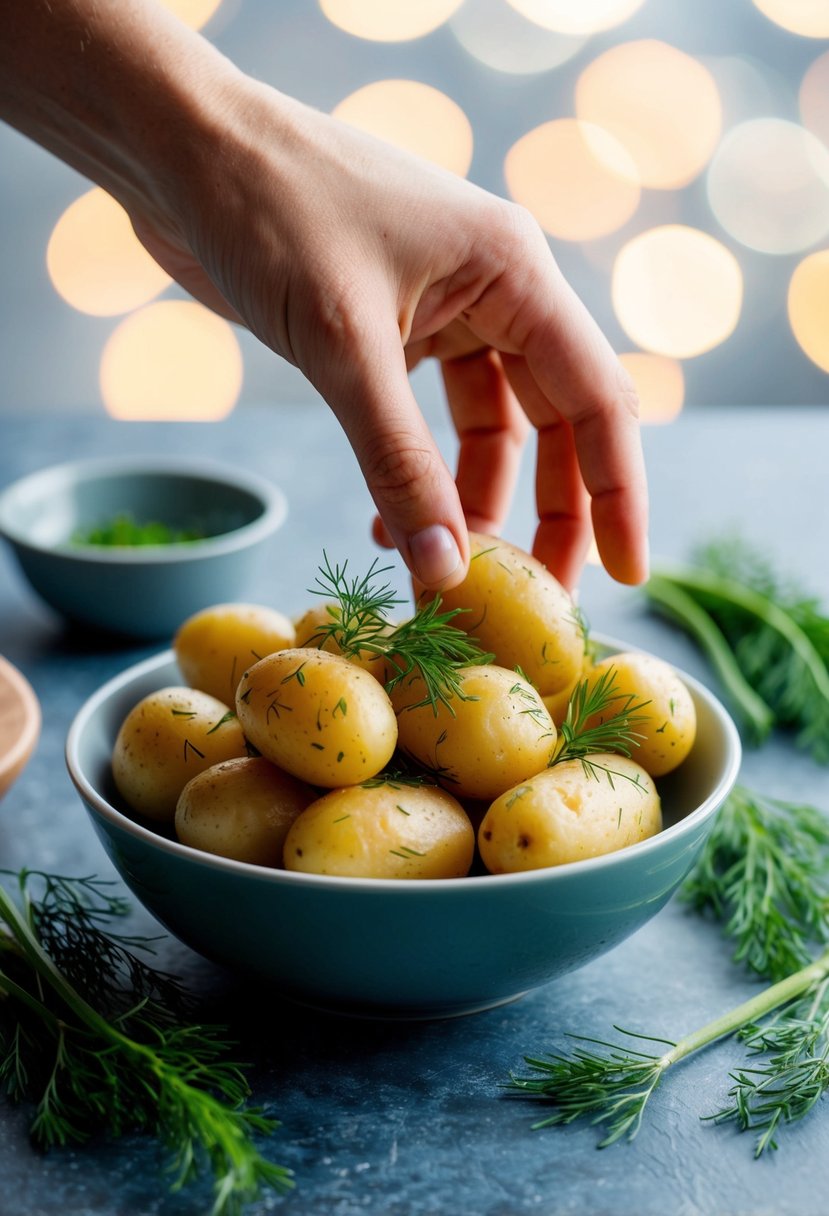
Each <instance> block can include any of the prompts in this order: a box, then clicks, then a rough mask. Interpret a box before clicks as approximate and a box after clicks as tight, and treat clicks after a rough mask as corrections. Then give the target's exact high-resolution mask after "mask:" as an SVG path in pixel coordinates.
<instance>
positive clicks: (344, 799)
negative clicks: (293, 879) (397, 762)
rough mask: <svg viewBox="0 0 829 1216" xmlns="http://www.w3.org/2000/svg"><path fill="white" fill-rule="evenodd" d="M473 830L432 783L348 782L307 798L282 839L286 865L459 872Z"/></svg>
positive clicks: (422, 874) (347, 871) (354, 873)
mask: <svg viewBox="0 0 829 1216" xmlns="http://www.w3.org/2000/svg"><path fill="white" fill-rule="evenodd" d="M474 851H475V832H474V829H473V827H472V824H471V823H470V821H469V818H468V816H467V814H466V812H465V811H464V809H463V807H462V806H461V805H460V803H459V802H458V801H457V800H456V799H455V798H453V797H452V795H451V794H448V793H447V792H446V791H445V790H441V789H438V788H437V787H435V786H428V785H424V786H417V785H411V786H409V785H402V784H399V783H397V782H383V783H381V784H378V785H372V786H370V787H369V788H366V786H349V787H346V788H344V789H339V790H333V791H332V792H331V793H330V794H325V795H324V796H323V797H322V798H320V799H318V801H316V802H312V803H311V805H310V806H309V807H307V808H306V809H305V810H304V811H303V812H302V814H301V815H300V816H299V817H298V819H296V821H295V822H294V824H293V826H292V827H291V829H290V831H289V832H288V836H287V839H286V841H285V853H284V860H285V868H286V869H288V870H302V871H304V872H306V873H310V874H337V875H340V876H343V877H349V878H409V879H411V878H462V877H463V876H464V875H465V874H467V873H468V872H469V867H470V865H471V864H472V858H473V855H474Z"/></svg>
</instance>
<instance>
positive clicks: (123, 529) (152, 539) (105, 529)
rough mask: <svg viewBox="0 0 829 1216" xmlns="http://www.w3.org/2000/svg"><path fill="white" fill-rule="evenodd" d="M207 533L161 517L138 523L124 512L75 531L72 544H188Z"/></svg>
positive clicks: (201, 538) (202, 538) (123, 545)
mask: <svg viewBox="0 0 829 1216" xmlns="http://www.w3.org/2000/svg"><path fill="white" fill-rule="evenodd" d="M205 535H206V534H205V533H204V532H202V531H200V530H199V529H197V528H173V527H170V525H169V524H165V523H161V522H160V521H158V520H149V521H147V522H145V523H139V522H137V521H136V520H135V519H134V518H133V517H132V516H131V515H128V514H127V513H122V514H119V515H115V516H114V517H113V518H112V519H111V520H109V521H108V522H105V523H102V524H98V525H97V526H94V527H90V528H78V529H76V531H75V532H73V533H72V544H73V545H76V546H78V547H83V546H86V545H94V546H97V547H102V548H116V549H126V548H135V547H136V546H138V545H185V544H187V545H189V544H192V543H193V542H194V541H200V540H204V539H205Z"/></svg>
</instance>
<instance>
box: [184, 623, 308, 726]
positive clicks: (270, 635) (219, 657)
mask: <svg viewBox="0 0 829 1216" xmlns="http://www.w3.org/2000/svg"><path fill="white" fill-rule="evenodd" d="M295 644H296V635H295V631H294V626H293V624H292V623H291V621H289V620H288V618H287V617H286V616H283V614H282V613H281V612H277V610H276V609H275V608H268V607H266V606H265V605H263V604H235V603H230V604H214V605H213V606H212V607H210V608H203V609H202V610H201V611H200V612H196V613H194V614H193V615H192V616H190V617H188V618H187V620H186V621H184V623H183V624H182V625H181V626H180V628H179V630H178V632H177V633H176V636H175V638H174V639H173V649H174V651H175V655H176V662H177V663H178V665H179V669H180V671H181V674H182V675H183V676H184V678H185V680H186V681H187V683H188V684H190V685H191V686H192V687H193V688H200V689H202V691H203V692H209V693H210V694H211V696H214V697H218V698H219V700H220V701H226V702H227V703H228V704H229V705H232V704H233V702H234V699H235V697H236V688H237V686H238V684H239V680H240V679H241V677H242V672H243V671H245V670H246V668H248V667H250V665H251V664H252V663H255V662H257V660H258V659H264V657H265V655H268V654H273V652H274V651H276V650H285V648H286V647H288V646H294V645H295Z"/></svg>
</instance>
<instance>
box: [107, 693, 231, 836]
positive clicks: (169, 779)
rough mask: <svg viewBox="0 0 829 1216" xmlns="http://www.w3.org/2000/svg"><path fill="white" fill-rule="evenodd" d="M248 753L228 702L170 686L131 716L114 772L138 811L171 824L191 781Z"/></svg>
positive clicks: (120, 735) (120, 738)
mask: <svg viewBox="0 0 829 1216" xmlns="http://www.w3.org/2000/svg"><path fill="white" fill-rule="evenodd" d="M246 752H247V743H246V740H245V737H244V735H243V734H242V728H241V726H240V725H239V722H238V720H237V718H236V715H235V714H234V713H233V711H232V710H230V709H228V707H227V705H225V704H224V702H222V701H219V700H217V699H216V698H215V697H211V696H210V694H209V693H206V692H201V691H200V690H199V689H195V688H184V687H179V686H177V685H170V686H169V687H167V688H160V689H159V690H158V691H157V692H153V693H150V694H149V696H146V697H144V698H143V699H142V700H141V701H139V702H138V704H137V705H135V706H134V707H133V708H132V709H131V710H130V712H129V713H128V714H127V716H126V718H125V719H124V721H123V723H122V724H121V728H120V730H119V731H118V735H117V738H116V740H115V747H114V749H113V754H112V774H113V777H114V778H115V784H116V786H117V787H118V792H119V793H120V794H121V797H122V798H123V799H124V801H125V802H127V803H128V804H129V806H130V807H132V809H133V810H134V811H137V812H138V814H139V815H143V816H144V817H145V818H147V819H155V820H158V821H159V822H167V823H169V822H172V820H173V817H174V815H175V811H176V802H177V801H178V796H179V794H180V793H181V791H182V790H183V789H184V786H185V785H186V784H187V782H188V781H189V780H190V779H191V777H195V776H196V775H197V774H198V773H201V772H203V771H204V770H205V769H206V768H210V766H211V765H212V764H218V763H219V762H220V761H222V760H230V759H231V758H232V757H234V756H244V755H245V754H246Z"/></svg>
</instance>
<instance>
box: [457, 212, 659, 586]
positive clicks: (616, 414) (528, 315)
mask: <svg viewBox="0 0 829 1216" xmlns="http://www.w3.org/2000/svg"><path fill="white" fill-rule="evenodd" d="M541 241H542V244H543V250H542V249H541V248H540V247H539V244H538V241H537V240H535V239H531V238H530V237H529V236H528V237H527V239H526V241H525V243H524V245H523V247H522V256H518V255H516V256H515V257H514V258H513V259H512V261H511V262H510V265H509V268H508V270H507V271H506V272H505V273H503V274H502V275H501V276H499V278H498V279H497V280H494V281H493V283H492V285H491V286H490V289H489V290H488V291H487V292H486V293H485V294H484V296H482V298H481V299H480V300H479V301H478V303H477V305H476V306H475V308H474V309H473V310H472V312H471V316H470V323H471V324H472V325H473V327H474V329H475V330H476V332H477V333H479V334H481V336H482V337H483V338H484V339H485V340H487V341H489V342H491V343H493V344H494V345H496V346H497V347H499V348H500V349H502V350H505V351H507V352H510V353H511V354H513V355H517V356H522V357H523V359H524V361H525V363H526V367H527V369H528V373H529V377H523V376H522V384H521V387H520V389H519V397H520V399H521V403H522V405H523V406H524V408H525V409H526V410H527V412H528V414H529V416H530V419H531V421H532V422H533V423H534V424H535V426H536V427H537V428H538V430H539V433H540V435H541V437H542V438H541V443H540V448H539V475H538V483H539V511H540V514H541V519H542V523H541V527H540V529H539V538H538V542H537V543H538V544H539V546H540V547H541V549H543V550H545V551H547V552H548V553H549V556H550V560H551V561H555V562H556V563H557V564H558V565H559V568H561V569H566V568H567V565H568V561H569V560H570V559H568V558H567V553H568V548H569V547H570V546H572V545H575V546H579V547H581V548H583V545H584V529H583V523H582V522H581V520H582V518H583V515H584V500H583V497H582V493H583V492H579V491H578V489H577V487H576V485H575V484H574V482H575V474H574V468H573V462H572V454H573V452H574V453H575V456H576V458H577V461H578V470H579V475H580V478H581V481H582V482H583V485H584V487H585V488H586V490H587V493H588V494H589V496H590V500H591V510H592V520H593V530H594V533H595V537H596V543H597V545H598V548H599V554H600V556H601V559H602V561H603V563H604V565H605V567H606V569H607V570H608V572H609V573H610V574H611V575H612V576H613V577H614V578H616V579H618V580H619V581H620V582H623V583H639V582H643V581H644V579H645V578H646V577H647V568H648V557H647V490H646V481H645V468H644V459H643V456H642V447H641V438H640V434H639V423H638V416H637V406H636V395H635V393H634V392H633V388H632V384H631V382H630V380H629V378H628V377H627V376H626V373H625V372H624V370H623V368H622V367H621V365H620V364H619V362H618V360H617V359H616V356H615V355H614V354H613V352H612V350H611V349H610V347H609V345H608V343H607V341H606V340H605V338H604V336H603V335H602V333H601V331H600V330H599V328H598V326H597V325H596V323H595V322H594V321H593V319H592V317H591V316H590V315H589V313H588V312H587V310H586V309H585V308H584V306H583V305H582V303H581V301H580V300H579V299H578V297H577V296H576V295H575V293H574V292H573V291H572V289H571V288H570V287H569V285H568V284H567V283H566V281H565V280H564V278H563V277H562V275H561V274H560V272H559V271H558V268H557V266H556V264H555V262H554V260H553V258H552V255H550V253H549V249H548V248H547V245H546V241H544V240H543V238H541ZM509 362H510V367H511V370H510V373H509V374H510V377H511V379H512V383H513V385H516V384H517V381H516V375H518V374H519V373H517V370H516V368H517V364H516V363H515V362H514V361H509ZM533 385H534V386H535V387H533ZM562 419H563V420H564V422H565V423H567V424H569V428H570V431H569V433H568V432H567V431H566V430H561V429H560V427H561V420H562ZM562 479H563V480H562ZM568 520H569V523H568ZM557 529H563V531H562V538H561V540H560V542H559V541H553V539H552V538H553V534H554V532H555V531H556V530H557ZM568 529H569V539H568ZM556 549H558V550H559V555H558V557H556V556H555V550H556ZM573 560H575V551H573Z"/></svg>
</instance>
